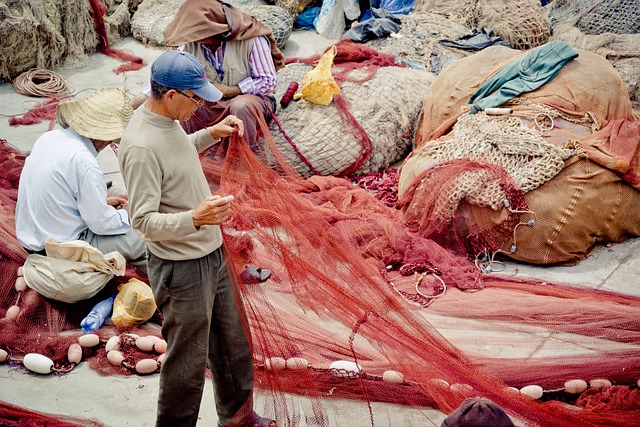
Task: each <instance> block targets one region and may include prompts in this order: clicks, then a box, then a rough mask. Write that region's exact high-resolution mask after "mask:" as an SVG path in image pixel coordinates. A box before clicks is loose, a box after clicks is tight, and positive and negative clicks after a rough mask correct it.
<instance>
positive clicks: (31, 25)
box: [0, 0, 65, 79]
mask: <svg viewBox="0 0 640 427" xmlns="http://www.w3.org/2000/svg"><path fill="white" fill-rule="evenodd" d="M61 27H62V21H61V16H60V10H59V8H58V6H57V5H56V3H55V2H54V1H51V0H50V1H29V0H3V1H0V57H2V61H0V79H11V78H13V77H16V76H17V75H19V74H20V73H22V72H23V71H26V70H28V69H30V68H51V67H56V66H58V65H60V63H61V61H62V58H63V56H64V50H65V39H64V37H63V36H62V34H61V31H60V29H61Z"/></svg>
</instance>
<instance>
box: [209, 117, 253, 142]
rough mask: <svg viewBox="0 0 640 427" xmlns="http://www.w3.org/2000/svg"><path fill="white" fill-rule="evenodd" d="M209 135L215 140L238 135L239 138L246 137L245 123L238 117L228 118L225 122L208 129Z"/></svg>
mask: <svg viewBox="0 0 640 427" xmlns="http://www.w3.org/2000/svg"><path fill="white" fill-rule="evenodd" d="M207 129H209V133H211V135H212V136H213V137H214V138H217V139H220V138H224V137H225V136H231V135H233V134H234V133H237V134H238V136H242V135H244V123H242V120H240V119H239V118H237V117H236V116H227V117H225V118H224V120H223V121H221V122H219V123H216V124H215V125H213V126H210V127H208V128H207Z"/></svg>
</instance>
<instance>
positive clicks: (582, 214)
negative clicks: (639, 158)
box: [398, 47, 640, 264]
mask: <svg viewBox="0 0 640 427" xmlns="http://www.w3.org/2000/svg"><path fill="white" fill-rule="evenodd" d="M578 52H579V57H578V58H576V59H575V60H573V61H572V62H570V63H568V64H567V65H566V66H565V67H564V68H563V69H562V70H561V71H560V72H559V73H558V75H557V76H556V77H555V78H554V79H553V80H552V81H550V82H549V83H547V84H546V85H544V86H542V87H541V88H539V89H537V90H535V91H533V92H530V93H525V94H522V95H521V96H519V97H517V98H515V99H514V102H512V103H510V104H509V108H511V109H512V110H513V114H512V117H514V118H517V119H519V120H522V122H523V125H524V126H526V127H535V126H534V125H533V122H534V121H535V117H536V115H537V114H538V112H540V111H543V112H544V111H545V110H544V108H546V107H547V106H549V107H552V108H553V109H555V110H552V111H558V112H559V113H562V116H555V125H554V126H553V127H552V129H551V130H547V131H544V132H541V135H542V137H543V138H544V140H545V141H546V142H549V143H552V144H554V145H556V146H560V147H562V146H567V145H568V146H570V147H575V148H577V150H576V155H574V156H573V157H571V158H568V159H567V160H566V162H565V165H564V168H563V169H562V170H560V171H559V172H558V173H557V175H555V176H554V177H553V178H551V179H550V180H548V181H547V182H546V183H544V184H543V185H541V186H539V187H537V188H535V189H532V190H531V191H529V192H527V193H526V195H525V198H526V202H527V204H528V208H529V210H530V211H532V212H533V213H534V214H535V224H534V225H533V226H532V227H528V226H526V225H525V226H519V227H517V228H516V233H515V242H514V241H513V238H511V237H509V236H510V235H511V233H508V234H509V236H506V239H507V240H506V241H505V242H504V244H499V245H498V247H500V246H501V249H502V251H504V252H505V253H506V254H507V256H508V257H510V258H512V259H515V260H518V261H523V262H528V263H534V264H554V263H571V262H576V261H578V260H580V259H583V258H584V257H585V256H586V255H587V254H588V253H589V252H590V251H591V250H592V249H593V247H594V245H595V244H596V243H597V242H600V241H605V242H619V241H623V240H625V239H626V238H628V237H631V236H637V235H640V217H639V215H638V214H637V209H636V207H637V206H638V203H639V202H640V193H639V192H638V191H637V190H636V189H634V188H633V187H632V186H630V185H629V184H628V183H627V182H625V181H624V180H623V171H620V170H618V171H616V170H610V169H607V168H606V167H604V166H602V165H600V164H597V163H595V162H594V161H591V160H588V159H587V157H588V154H589V150H587V149H588V148H590V147H581V146H580V141H581V140H583V139H585V137H587V136H588V135H590V134H591V133H592V132H594V131H596V130H597V129H599V128H601V127H603V126H605V125H606V124H607V122H608V121H612V120H621V121H634V120H635V119H636V118H635V116H634V114H633V111H632V108H631V103H630V101H629V97H628V94H627V92H626V88H625V86H624V84H623V82H622V81H621V79H620V77H619V76H618V74H617V73H616V71H615V70H614V69H613V67H611V65H610V64H609V63H608V62H607V61H606V60H605V59H603V58H602V57H600V56H598V55H596V54H594V53H590V52H586V51H578ZM524 54H525V53H523V52H516V51H513V50H511V49H508V48H504V47H493V48H488V49H485V50H484V51H482V52H479V53H478V54H475V55H472V56H470V57H467V58H465V59H462V60H460V61H458V62H456V63H455V64H453V65H451V66H450V67H448V68H446V69H445V70H444V71H443V73H441V74H440V76H438V78H437V79H436V80H435V82H434V84H433V86H432V90H431V93H430V94H429V96H428V98H427V99H426V100H425V106H424V111H423V114H422V116H421V119H420V123H419V129H418V131H417V136H416V146H417V148H416V149H415V150H414V152H413V153H412V155H411V156H410V157H409V158H408V159H407V160H406V161H405V162H404V164H403V166H402V169H401V174H400V178H399V186H398V188H399V196H400V197H402V196H403V193H404V192H405V191H407V189H408V188H410V187H411V186H412V185H413V184H414V181H415V182H417V179H420V178H419V177H420V176H421V174H423V172H424V171H425V170H426V168H429V167H430V166H433V161H430V157H429V155H428V154H425V153H429V152H430V151H432V150H430V149H431V147H433V146H434V144H440V143H443V142H446V141H447V140H449V139H451V138H454V136H455V132H452V129H453V126H454V125H455V124H456V123H457V122H458V119H460V118H461V117H462V116H463V114H466V113H467V112H468V110H469V106H468V104H467V101H468V99H469V98H470V97H471V95H472V94H473V93H474V92H475V91H476V90H477V89H478V88H479V87H480V86H481V85H482V83H483V82H484V81H485V80H486V79H487V78H489V77H490V76H491V75H492V74H493V73H495V72H496V71H498V70H499V69H500V68H501V67H502V66H504V65H506V64H508V63H509V62H510V61H512V60H514V59H516V58H517V57H518V56H519V55H524ZM469 70H474V72H473V73H469ZM540 106H542V107H543V109H542V110H541V109H540V108H539V107H540ZM543 116H544V113H543ZM603 131H604V129H603ZM498 139H499V138H498ZM586 140H588V139H586ZM456 146H457V145H456ZM581 150H585V151H581ZM591 151H593V150H591ZM578 154H580V155H578ZM623 154H625V155H626V154H632V153H626V152H625V153H623ZM627 157H628V156H627ZM600 163H601V164H602V163H603V162H600ZM616 172H618V174H616ZM525 191H527V190H525ZM413 197H420V195H419V194H416V195H414V196H413ZM423 197H424V196H423ZM425 199H426V197H425ZM479 199H480V200H482V197H479ZM420 200H422V198H421V199H420ZM413 203H414V206H415V203H416V201H415V200H414V201H413ZM418 203H420V201H418ZM474 203H475V202H469V201H468V200H467V201H466V203H464V204H461V205H460V207H459V209H458V210H457V212H456V213H455V214H454V217H453V218H457V220H454V221H452V224H456V225H455V226H453V225H452V226H451V227H453V228H452V233H454V234H456V235H458V236H459V237H461V238H463V239H464V238H467V235H468V234H469V230H472V229H473V230H474V232H477V231H482V230H490V229H492V227H495V226H496V225H497V224H500V223H501V222H502V221H504V218H505V215H506V213H507V211H508V210H507V208H502V209H501V208H500V207H494V209H496V210H494V209H491V208H490V207H487V204H484V205H483V204H474ZM461 218H465V221H467V222H464V223H463V222H461V221H460V219H461ZM469 218H471V219H470V220H469ZM531 218H533V217H532V216H531V214H525V215H524V216H523V217H522V221H523V222H525V223H526V222H528V220H529V219H531ZM429 220H430V218H428V217H426V216H425V217H424V218H422V221H423V222H424V221H427V222H428V221H429ZM467 227H471V228H467ZM500 242H502V240H500ZM466 249H467V250H469V245H467V248H466ZM473 252H474V251H469V253H471V254H472V255H477V254H475V253H473Z"/></svg>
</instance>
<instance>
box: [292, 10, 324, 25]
mask: <svg viewBox="0 0 640 427" xmlns="http://www.w3.org/2000/svg"><path fill="white" fill-rule="evenodd" d="M319 12H320V7H319V6H316V7H310V8H309V9H306V10H305V11H304V12H302V13H301V14H299V15H298V17H297V18H296V22H294V23H293V28H297V29H298V28H299V29H302V30H313V29H315V28H316V27H315V26H314V25H313V22H314V21H315V20H316V17H317V16H318V13H319Z"/></svg>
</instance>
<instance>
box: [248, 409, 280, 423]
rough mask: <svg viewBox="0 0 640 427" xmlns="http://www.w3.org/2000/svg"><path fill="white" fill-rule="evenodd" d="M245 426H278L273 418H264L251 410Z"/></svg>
mask: <svg viewBox="0 0 640 427" xmlns="http://www.w3.org/2000/svg"><path fill="white" fill-rule="evenodd" d="M247 427H278V424H277V423H276V421H275V420H272V419H270V418H264V417H261V416H260V415H258V414H256V413H255V412H253V413H252V414H251V417H250V418H249V422H248V423H247Z"/></svg>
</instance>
